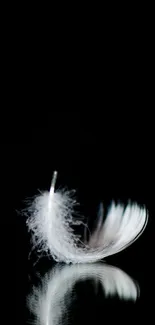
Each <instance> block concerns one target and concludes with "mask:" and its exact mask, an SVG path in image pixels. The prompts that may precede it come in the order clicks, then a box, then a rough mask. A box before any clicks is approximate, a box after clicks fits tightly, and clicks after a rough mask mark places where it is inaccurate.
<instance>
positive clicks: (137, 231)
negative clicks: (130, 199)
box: [26, 172, 148, 263]
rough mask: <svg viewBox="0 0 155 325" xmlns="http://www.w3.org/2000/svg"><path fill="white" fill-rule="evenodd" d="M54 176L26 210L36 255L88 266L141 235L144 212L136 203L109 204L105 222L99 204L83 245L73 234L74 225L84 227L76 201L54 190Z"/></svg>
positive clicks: (60, 191)
mask: <svg viewBox="0 0 155 325" xmlns="http://www.w3.org/2000/svg"><path fill="white" fill-rule="evenodd" d="M56 176H57V173H56V172H55V173H54V176H53V180H52V185H51V189H50V192H44V193H41V194H40V195H39V196H37V197H36V198H35V199H34V201H33V202H32V204H30V206H29V207H28V208H27V210H26V214H27V215H28V218H27V226H28V229H29V230H30V231H31V232H32V240H33V246H34V247H35V248H37V250H38V251H39V252H45V253H47V254H50V255H51V256H52V257H53V258H54V259H55V260H56V261H61V262H62V261H63V262H65V263H88V262H89V263H91V262H96V261H97V260H100V259H102V258H104V257H106V256H109V255H113V254H115V253H118V252H120V251H121V250H123V249H124V248H126V247H127V246H129V245H131V244H132V243H133V242H134V241H135V240H136V239H137V238H138V237H139V236H140V235H141V234H142V232H143V230H144V229H145V226H146V224H147V220H148V215H147V210H146V209H145V208H144V207H140V206H138V205H137V204H131V203H129V204H128V205H127V207H124V206H123V205H122V204H117V205H116V204H115V203H114V202H112V204H111V207H110V209H109V211H108V213H107V216H106V219H105V221H104V222H103V206H102V204H101V206H100V218H99V219H98V224H97V226H96V228H95V230H94V231H93V232H92V233H91V235H90V236H89V239H88V240H87V241H86V239H85V240H84V241H83V242H82V239H81V237H80V236H79V235H76V234H75V232H74V231H73V226H75V225H80V224H83V222H82V220H81V219H80V218H77V217H75V213H74V212H75V206H76V204H77V202H76V200H75V198H74V195H73V192H72V191H71V192H69V191H65V190H59V191H54V187H55V182H56ZM83 226H84V227H85V228H88V226H87V225H86V224H83Z"/></svg>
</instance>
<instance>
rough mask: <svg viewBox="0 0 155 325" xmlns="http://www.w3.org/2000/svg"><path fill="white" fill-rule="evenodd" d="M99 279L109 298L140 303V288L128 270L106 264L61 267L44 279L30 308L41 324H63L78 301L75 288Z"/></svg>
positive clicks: (33, 292) (31, 300) (30, 303)
mask: <svg viewBox="0 0 155 325" xmlns="http://www.w3.org/2000/svg"><path fill="white" fill-rule="evenodd" d="M88 279H92V280H93V281H94V282H95V281H96V280H98V281H99V282H100V284H101V286H102V288H103V291H104V294H105V296H106V297H108V296H114V295H117V296H118V297H119V298H120V299H125V300H128V299H131V300H134V301H136V299H137V297H138V294H139V287H138V285H137V284H136V283H135V282H134V281H133V280H132V279H131V277H130V276H129V275H127V274H126V273H125V272H124V271H122V270H121V269H119V268H117V267H113V266H110V265H107V264H104V263H96V264H75V265H60V264H57V265H56V267H55V268H54V269H52V271H50V272H49V273H47V274H46V275H45V276H44V278H42V279H41V284H40V286H38V287H34V288H33V290H32V293H31V294H30V295H29V296H28V308H29V310H30V312H31V313H32V314H33V315H34V317H35V321H34V323H33V324H37V325H60V324H64V321H63V323H62V322H61V320H62V318H63V315H65V319H67V316H66V315H67V309H68V306H69V305H70V304H71V302H72V301H73V298H74V285H75V284H76V283H77V282H78V281H81V280H82V281H83V280H88Z"/></svg>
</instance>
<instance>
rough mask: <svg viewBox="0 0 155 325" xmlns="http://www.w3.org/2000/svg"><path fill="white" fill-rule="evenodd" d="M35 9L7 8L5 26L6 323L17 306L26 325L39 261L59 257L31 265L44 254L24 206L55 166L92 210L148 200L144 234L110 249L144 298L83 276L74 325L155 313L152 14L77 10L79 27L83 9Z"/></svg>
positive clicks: (43, 265) (43, 266)
mask: <svg viewBox="0 0 155 325" xmlns="http://www.w3.org/2000/svg"><path fill="white" fill-rule="evenodd" d="M37 9H39V8H37ZM15 10H16V9H15ZM41 10H42V8H41ZM28 11H29V15H27V16H26V18H25V17H24V12H26V8H25V10H24V11H22V12H21V13H20V15H18V14H17V16H18V19H16V18H15V16H14V15H13V19H12V20H10V19H9V23H8V15H9V13H8V10H7V15H6V16H7V19H5V24H4V26H3V27H4V28H3V32H2V34H3V35H2V36H3V38H4V46H2V48H3V51H2V52H3V53H2V54H3V60H2V68H3V71H2V84H1V103H2V113H3V114H4V116H5V118H4V119H3V118H1V131H2V134H1V190H2V199H1V203H2V209H1V238H2V256H1V268H2V270H4V273H5V275H6V280H5V279H4V280H3V276H2V289H4V296H3V297H4V299H3V300H4V304H5V310H4V314H5V315H4V316H5V320H4V323H6V322H7V321H8V319H10V318H11V321H10V320H9V323H10V324H11V323H12V322H13V321H14V317H13V312H14V310H16V323H17V324H20V325H22V324H25V322H26V319H27V318H28V316H29V315H28V311H27V309H26V306H25V299H26V295H27V293H28V292H29V291H30V290H31V286H32V283H33V279H34V278H35V275H36V273H37V272H38V271H39V272H41V273H45V272H46V271H47V270H48V269H50V268H51V267H52V265H53V262H52V261H51V260H48V259H47V258H44V259H42V260H40V261H38V263H37V264H35V266H34V262H36V259H37V257H36V255H35V253H34V254H33V255H32V258H31V259H28V256H29V252H30V250H31V244H30V236H29V234H28V233H27V229H26V224H25V219H24V217H23V216H22V215H21V214H20V211H21V209H22V208H23V207H24V202H23V200H24V199H25V198H27V197H30V196H33V195H35V194H36V193H37V191H38V189H40V190H48V189H49V187H50V182H51V177H52V173H53V171H54V170H55V169H56V170H58V173H59V174H58V175H59V176H58V181H57V186H62V187H63V186H67V187H68V188H69V189H72V188H73V189H74V188H75V189H77V196H78V199H79V201H80V202H81V210H82V213H84V214H85V215H86V216H89V217H90V218H91V219H93V218H94V215H95V214H96V210H97V207H98V204H99V202H100V201H103V202H104V203H105V205H106V204H109V202H110V201H111V200H112V199H116V200H121V201H122V202H124V203H126V202H127V200H128V199H131V200H134V201H136V202H138V203H139V204H145V205H146V207H147V209H148V211H149V222H148V226H147V228H146V230H145V232H144V233H143V235H142V236H141V237H140V238H139V239H138V240H137V241H136V242H135V243H134V244H133V245H132V246H131V247H128V248H127V249H126V250H125V251H122V252H121V253H119V254H116V255H114V256H111V257H109V258H107V259H106V261H107V263H109V264H112V265H114V266H118V267H120V268H121V269H122V270H124V271H125V272H127V273H128V274H129V275H130V276H132V277H133V278H134V279H136V280H137V281H138V283H139V285H140V289H141V296H140V299H139V300H138V301H137V303H136V304H135V305H132V304H129V305H128V304H124V303H121V302H118V301H117V300H115V299H114V300H112V301H111V300H110V301H109V300H107V301H105V300H104V301H103V299H102V297H100V295H98V296H95V295H93V291H91V286H90V284H86V285H85V287H84V286H82V287H80V290H79V291H80V292H79V297H80V298H79V300H78V303H77V304H76V303H75V304H74V306H73V308H74V309H76V310H77V315H78V316H79V317H80V315H81V318H77V319H78V320H77V324H102V323H103V322H105V321H108V322H109V323H110V322H112V321H114V320H115V322H116V323H117V322H118V323H119V322H121V321H122V322H123V324H124V322H127V320H129V321H132V322H133V323H134V322H135V321H139V322H140V321H141V320H144V321H147V323H148V324H149V323H151V320H152V316H153V315H154V313H153V308H154V244H155V239H154V230H155V219H154V212H155V211H154V210H155V209H154V183H155V177H154V166H155V160H154V116H153V108H154V87H153V86H154V83H153V81H152V79H153V76H154V72H153V64H152V62H154V60H152V58H154V55H153V41H152V38H151V32H150V31H151V30H152V26H151V20H150V21H149V24H148V25H147V24H146V21H145V19H144V20H143V15H142V20H143V24H138V23H137V26H136V28H134V27H133V21H132V22H131V19H129V21H128V23H127V25H128V26H127V28H124V24H125V21H126V16H123V17H124V22H122V23H121V22H118V21H117V22H116V24H114V25H113V26H112V25H111V22H110V21H109V23H108V25H106V23H105V22H104V23H103V24H102V19H101V21H100V20H99V21H98V23H97V25H95V23H94V20H93V21H92V19H91V18H90V20H91V24H88V25H87V23H86V26H85V27H84V28H82V31H81V30H79V26H80V24H81V23H79V21H78V23H77V25H76V28H74V30H73V29H72V24H73V21H74V15H71V16H72V17H70V18H72V20H73V21H72V22H71V23H70V22H68V21H67V20H66V22H65V24H64V25H63V26H61V25H60V24H59V19H60V17H59V11H58V13H57V15H58V17H56V23H55V22H54V17H53V16H57V15H53V16H52V18H51V16H50V18H49V19H47V20H46V13H45V16H44V14H43V13H41V15H40V14H38V13H37V10H36V9H35V10H34V11H33V12H32V11H31V10H29V9H28ZM110 13H111V11H110ZM31 15H32V16H31ZM110 15H111V14H110ZM10 16H11V17H12V12H11V13H10ZM62 16H63V15H62ZM139 16H140V14H139V9H138V14H137V17H139ZM110 17H111V16H110ZM137 17H136V18H134V20H135V21H137ZM139 19H140V17H139ZM44 20H45V21H46V22H45V23H44ZM60 20H61V19H60ZM10 21H11V23H10ZM84 21H85V18H84ZM146 25H147V27H148V31H147V28H146ZM64 26H65V28H64ZM116 27H117V28H116ZM131 27H133V30H132V28H131ZM3 253H4V254H3ZM14 271H15V273H14ZM12 285H13V288H12ZM90 291H91V292H90ZM14 302H16V309H15V308H14ZM124 312H125V313H124ZM75 313H76V311H75ZM82 315H84V316H82ZM97 315H98V316H97ZM100 317H101V321H100V320H99V319H100Z"/></svg>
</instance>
